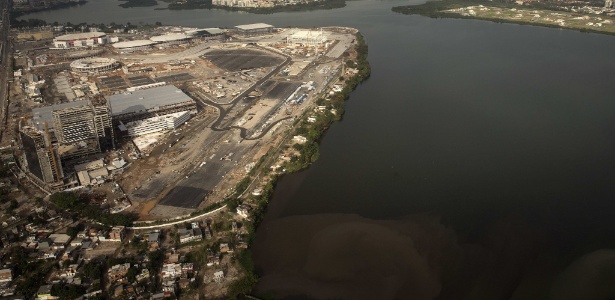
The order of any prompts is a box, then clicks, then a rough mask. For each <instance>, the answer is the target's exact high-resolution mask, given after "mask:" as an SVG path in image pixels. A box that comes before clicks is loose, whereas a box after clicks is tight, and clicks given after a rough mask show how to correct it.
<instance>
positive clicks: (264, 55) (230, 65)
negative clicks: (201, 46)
mask: <svg viewBox="0 0 615 300" xmlns="http://www.w3.org/2000/svg"><path fill="white" fill-rule="evenodd" d="M202 57H203V58H204V59H207V60H209V61H211V62H212V63H213V64H214V65H216V66H217V67H219V68H221V69H224V70H227V71H240V70H248V69H256V68H263V67H273V66H277V65H279V64H280V63H282V62H283V61H284V58H283V57H281V56H276V55H272V54H271V53H268V52H265V51H259V50H253V49H236V50H224V49H219V50H212V51H210V52H207V53H206V54H205V55H203V56H202Z"/></svg>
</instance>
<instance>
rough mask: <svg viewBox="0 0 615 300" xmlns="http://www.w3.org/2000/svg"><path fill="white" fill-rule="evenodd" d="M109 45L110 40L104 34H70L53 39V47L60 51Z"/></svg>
mask: <svg viewBox="0 0 615 300" xmlns="http://www.w3.org/2000/svg"><path fill="white" fill-rule="evenodd" d="M108 43H109V38H108V37H107V35H106V34H105V33H104V32H81V33H70V34H65V35H61V36H58V37H56V38H54V39H53V47H54V48H59V49H68V48H78V47H90V46H96V45H103V44H108Z"/></svg>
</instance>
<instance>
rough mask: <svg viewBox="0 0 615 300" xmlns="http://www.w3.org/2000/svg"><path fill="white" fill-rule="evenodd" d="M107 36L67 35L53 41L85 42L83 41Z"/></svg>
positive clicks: (96, 34) (97, 33)
mask: <svg viewBox="0 0 615 300" xmlns="http://www.w3.org/2000/svg"><path fill="white" fill-rule="evenodd" d="M105 35H107V34H106V33H104V32H80V33H69V34H65V35H61V36H58V37H56V38H55V39H53V40H54V41H74V40H85V39H93V38H99V37H103V36H105Z"/></svg>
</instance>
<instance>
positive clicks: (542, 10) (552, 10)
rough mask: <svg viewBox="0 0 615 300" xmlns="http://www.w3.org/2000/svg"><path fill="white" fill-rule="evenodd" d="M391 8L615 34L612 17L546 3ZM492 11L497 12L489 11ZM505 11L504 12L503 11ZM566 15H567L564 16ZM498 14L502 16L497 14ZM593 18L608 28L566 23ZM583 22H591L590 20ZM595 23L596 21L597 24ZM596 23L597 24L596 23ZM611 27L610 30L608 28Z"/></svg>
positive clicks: (449, 2) (451, 0)
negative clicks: (601, 21) (560, 7)
mask: <svg viewBox="0 0 615 300" xmlns="http://www.w3.org/2000/svg"><path fill="white" fill-rule="evenodd" d="M483 8H484V9H487V10H491V11H488V12H487V13H482V12H479V13H476V12H475V11H472V13H475V14H474V15H471V14H469V13H467V12H466V11H470V10H473V9H483ZM391 10H392V11H394V12H396V13H400V14H404V15H421V16H425V17H429V18H434V19H436V18H448V19H472V20H483V21H490V22H494V23H509V24H518V25H531V26H538V27H547V28H559V29H566V30H573V31H579V32H587V33H598V34H606V35H615V26H610V24H612V23H611V20H612V21H615V18H611V17H607V16H603V15H593V14H592V15H590V14H581V13H576V12H570V11H568V10H562V9H557V7H553V6H547V5H535V6H532V5H517V4H505V3H494V2H490V1H460V0H443V1H432V2H426V3H424V4H420V5H405V6H394V7H392V8H391ZM493 11H495V13H496V14H493V13H491V12H493ZM502 12H504V13H502ZM506 13H508V14H513V13H514V14H515V15H514V17H512V16H507V15H506ZM522 13H526V14H527V15H526V16H519V15H522ZM531 14H534V15H535V16H538V17H541V16H542V18H543V20H536V19H538V18H531ZM545 14H551V15H559V16H564V17H567V18H568V19H566V20H565V21H564V22H556V21H562V20H563V19H558V20H550V19H549V18H545V17H544V15H545ZM565 14H567V15H565ZM496 16H501V17H496ZM592 17H594V18H595V19H597V20H606V21H605V23H606V22H608V25H609V26H608V27H607V26H604V27H602V24H601V25H600V26H601V27H596V28H591V27H588V26H590V25H583V24H573V25H570V24H566V22H568V21H578V20H580V21H579V22H577V23H581V22H585V20H587V19H589V18H592ZM586 24H593V23H592V22H589V23H586ZM596 24H597V23H596ZM596 26H597V25H596ZM608 30H610V31H608Z"/></svg>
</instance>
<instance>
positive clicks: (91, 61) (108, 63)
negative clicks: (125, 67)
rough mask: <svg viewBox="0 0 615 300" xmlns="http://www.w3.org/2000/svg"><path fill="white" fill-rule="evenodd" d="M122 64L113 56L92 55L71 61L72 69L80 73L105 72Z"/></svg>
mask: <svg viewBox="0 0 615 300" xmlns="http://www.w3.org/2000/svg"><path fill="white" fill-rule="evenodd" d="M119 66H120V64H119V63H118V62H117V61H116V60H115V59H113V58H104V57H91V58H83V59H78V60H75V61H73V62H71V63H70V68H71V70H73V71H75V72H80V73H103V72H107V71H111V70H113V69H117V68H118V67H119Z"/></svg>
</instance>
